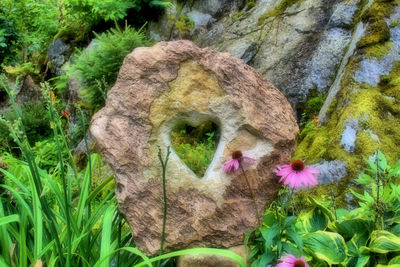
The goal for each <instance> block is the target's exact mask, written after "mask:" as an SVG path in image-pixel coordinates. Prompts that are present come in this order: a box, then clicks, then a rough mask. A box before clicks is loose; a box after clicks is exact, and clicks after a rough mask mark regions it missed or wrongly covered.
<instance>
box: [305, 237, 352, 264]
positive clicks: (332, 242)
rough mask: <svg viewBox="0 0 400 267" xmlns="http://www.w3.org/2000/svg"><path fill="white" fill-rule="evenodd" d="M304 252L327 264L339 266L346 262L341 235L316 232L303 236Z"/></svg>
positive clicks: (345, 252) (345, 250) (345, 249)
mask: <svg viewBox="0 0 400 267" xmlns="http://www.w3.org/2000/svg"><path fill="white" fill-rule="evenodd" d="M303 243H304V250H305V251H306V252H308V253H310V254H313V255H314V256H316V257H317V258H319V259H322V260H324V261H326V262H327V263H328V264H340V263H342V262H344V261H345V260H346V254H347V247H346V244H345V242H344V239H343V237H342V236H341V235H339V234H337V233H332V232H324V231H317V232H314V233H308V234H305V235H304V236H303Z"/></svg>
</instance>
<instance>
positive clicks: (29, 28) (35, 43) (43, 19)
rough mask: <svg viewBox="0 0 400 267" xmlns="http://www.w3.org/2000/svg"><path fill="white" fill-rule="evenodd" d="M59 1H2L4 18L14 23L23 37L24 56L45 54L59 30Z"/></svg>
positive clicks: (0, 4)
mask: <svg viewBox="0 0 400 267" xmlns="http://www.w3.org/2000/svg"><path fill="white" fill-rule="evenodd" d="M58 4H59V1H58V0H41V1H36V0H22V1H15V0H2V1H1V2H0V8H1V10H2V14H3V18H4V19H5V21H7V22H8V23H12V25H13V27H14V29H15V30H16V32H17V34H18V35H19V36H21V40H20V41H21V42H20V44H21V46H22V47H23V49H24V51H23V54H24V55H26V56H30V55H33V54H35V53H36V54H37V55H38V56H40V54H41V53H43V52H45V51H46V50H47V48H48V45H49V44H50V42H51V41H52V38H53V36H54V34H55V33H56V32H57V29H58V19H57V15H58V11H59V7H58Z"/></svg>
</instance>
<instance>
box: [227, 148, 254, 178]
mask: <svg viewBox="0 0 400 267" xmlns="http://www.w3.org/2000/svg"><path fill="white" fill-rule="evenodd" d="M253 162H254V159H252V158H250V157H246V156H243V154H242V152H241V151H239V150H236V151H233V153H232V159H231V160H230V161H228V162H226V163H225V165H224V171H225V172H227V173H229V172H235V171H237V170H239V167H240V164H239V163H241V164H242V165H243V164H244V163H246V164H251V163H253Z"/></svg>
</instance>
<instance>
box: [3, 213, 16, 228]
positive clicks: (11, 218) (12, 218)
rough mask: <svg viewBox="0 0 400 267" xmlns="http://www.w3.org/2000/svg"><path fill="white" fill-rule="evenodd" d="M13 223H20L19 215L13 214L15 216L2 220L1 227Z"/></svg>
mask: <svg viewBox="0 0 400 267" xmlns="http://www.w3.org/2000/svg"><path fill="white" fill-rule="evenodd" d="M12 222H19V215H18V214H13V215H8V216H6V217H2V218H0V226H2V225H5V224H9V223H12Z"/></svg>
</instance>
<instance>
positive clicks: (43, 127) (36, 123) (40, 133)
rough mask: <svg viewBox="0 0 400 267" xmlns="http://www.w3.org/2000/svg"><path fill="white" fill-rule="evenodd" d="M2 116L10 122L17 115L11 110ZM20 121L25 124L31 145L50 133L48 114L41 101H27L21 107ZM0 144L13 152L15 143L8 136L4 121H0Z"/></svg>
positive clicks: (14, 119)
mask: <svg viewBox="0 0 400 267" xmlns="http://www.w3.org/2000/svg"><path fill="white" fill-rule="evenodd" d="M3 118H4V119H5V120H6V121H9V122H10V123H13V122H14V121H16V120H17V115H16V114H15V113H14V112H13V111H10V112H7V113H5V114H3ZM21 121H22V123H23V124H24V126H25V131H26V135H27V138H28V139H29V141H30V142H32V143H31V144H32V145H33V144H34V143H35V142H37V141H40V140H43V139H45V138H47V137H49V136H50V135H51V133H52V130H51V128H50V121H49V116H48V113H47V110H46V107H45V106H44V105H43V104H42V103H38V102H27V103H26V104H24V105H23V106H22V109H21ZM0 129H1V133H0V144H1V146H2V147H3V149H4V148H7V150H8V151H9V152H13V151H14V152H15V149H14V148H15V147H16V143H15V142H14V141H13V138H12V137H11V136H10V132H9V129H8V127H7V125H6V123H5V122H4V121H0Z"/></svg>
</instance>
